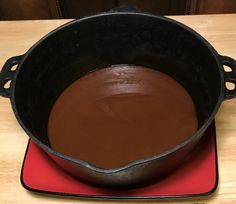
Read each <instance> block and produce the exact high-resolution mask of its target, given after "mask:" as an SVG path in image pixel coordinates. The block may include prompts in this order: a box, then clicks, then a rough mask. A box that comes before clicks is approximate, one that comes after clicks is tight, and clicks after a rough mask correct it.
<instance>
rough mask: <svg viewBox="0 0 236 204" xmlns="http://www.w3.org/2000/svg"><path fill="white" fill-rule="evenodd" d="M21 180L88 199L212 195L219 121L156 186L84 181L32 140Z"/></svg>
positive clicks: (34, 187) (37, 187) (29, 185)
mask: <svg viewBox="0 0 236 204" xmlns="http://www.w3.org/2000/svg"><path fill="white" fill-rule="evenodd" d="M21 183H22V185H23V186H24V187H25V188H26V189H27V190H30V191H36V192H42V193H51V194H59V195H69V196H79V197H87V198H103V199H104V198H112V199H153V198H156V199H157V198H175V197H176V198H177V197H178V198H183V197H194V196H205V195H209V194H211V193H213V192H214V191H215V189H216V187H217V183H218V168H217V151H216V135H215V124H214V123H212V125H211V126H210V127H209V128H208V130H207V131H206V133H205V135H204V137H203V139H202V140H201V142H200V143H199V144H198V146H197V147H196V148H195V150H194V152H193V154H192V156H191V157H190V158H189V159H188V160H187V161H186V162H185V163H184V164H183V165H182V166H180V167H179V168H178V169H177V170H175V171H174V172H173V173H172V174H170V175H169V176H168V177H166V178H164V179H162V180H160V181H158V182H156V183H155V184H153V185H149V186H145V187H141V188H135V189H129V190H127V189H126V190H112V189H103V188H97V187H93V186H90V185H87V184H84V183H82V182H80V181H79V180H76V179H75V178H73V177H71V176H70V175H68V174H67V173H65V172H64V171H63V170H62V169H61V168H60V167H59V166H57V165H56V164H55V163H54V162H53V161H52V160H51V159H50V158H49V157H48V156H47V154H46V153H45V152H43V151H42V150H41V149H40V148H39V147H38V146H37V145H36V144H35V143H34V142H33V141H29V144H28V147H27V150H26V154H25V158H24V163H23V166H22V171H21Z"/></svg>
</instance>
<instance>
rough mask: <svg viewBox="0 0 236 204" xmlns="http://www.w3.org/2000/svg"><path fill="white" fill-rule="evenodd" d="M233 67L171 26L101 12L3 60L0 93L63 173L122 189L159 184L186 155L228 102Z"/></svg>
mask: <svg viewBox="0 0 236 204" xmlns="http://www.w3.org/2000/svg"><path fill="white" fill-rule="evenodd" d="M14 65H17V68H16V69H15V70H13V69H12V67H13V66H14ZM223 65H226V66H228V67H230V68H231V71H230V72H226V71H224V68H223ZM235 68H236V62H235V60H234V59H232V58H230V57H226V56H221V55H219V54H218V53H217V52H216V51H215V50H214V48H213V47H212V46H211V45H210V44H209V43H208V42H207V41H206V40H205V39H203V38H202V37H201V36H200V35H199V34H197V33H196V32H195V31H193V30H192V29H190V28H188V27H187V26H185V25H183V24H181V23H178V22H176V21H174V20H171V19H168V18H165V17H160V16H154V15H149V14H144V13H139V12H110V13H103V14H98V15H94V16H90V17H86V18H82V19H78V20H74V21H72V22H69V23H67V24H65V25H63V26H61V27H59V28H57V29H56V30H54V31H52V32H50V33H49V34H48V35H46V36H45V37H43V38H42V39H41V40H39V41H38V42H37V43H36V44H35V45H33V46H32V47H31V48H30V49H29V50H28V51H27V52H26V53H25V54H24V55H21V56H17V57H12V58H10V59H9V60H7V62H6V63H5V65H4V66H3V69H2V70H1V73H0V94H1V95H2V96H4V97H9V98H10V100H11V104H12V108H13V111H14V113H15V115H16V118H17V120H18V122H19V123H20V125H21V126H22V127H23V129H24V130H25V132H26V133H27V134H28V136H29V137H30V138H31V139H32V140H33V141H34V142H35V143H36V144H37V145H38V146H39V147H41V148H42V149H43V150H44V151H45V152H47V153H48V155H49V156H50V157H51V158H52V159H53V160H54V161H55V162H56V163H57V164H58V165H60V166H61V167H62V168H63V169H65V171H67V172H68V173H70V174H71V175H73V176H74V177H76V178H78V179H80V180H82V181H84V182H88V183H90V184H93V185H99V186H103V187H130V186H134V185H144V184H147V183H149V182H152V181H155V180H156V179H160V178H162V177H163V176H165V175H166V174H168V173H169V172H171V171H172V170H174V169H175V168H177V167H178V166H179V165H180V164H181V163H183V161H184V160H185V159H186V158H187V157H188V156H189V154H191V151H192V149H193V148H194V147H195V146H196V144H197V143H198V141H199V140H200V139H201V137H202V135H203V133H204V131H205V130H206V129H207V127H208V126H209V125H210V123H211V122H212V121H213V119H214V117H215V115H216V113H217V111H218V109H219V106H220V105H221V103H222V102H223V100H225V99H230V98H233V97H235V95H236V91H235V90H228V89H227V88H226V85H225V83H226V82H231V83H234V84H235V78H236V75H235V70H236V69H235ZM9 81H11V84H10V87H8V88H7V87H6V84H7V83H9ZM71 107H73V108H71ZM68 113H70V114H68ZM188 114H189V115H188ZM73 117H74V118H73ZM71 118H73V120H72V119H71ZM188 119H189V120H188ZM71 121H72V122H71ZM73 121H74V122H73ZM164 125H165V126H164ZM73 131H74V132H73ZM76 131H78V132H76ZM72 133H73V134H72ZM180 133H181V134H180ZM182 133H183V134H182ZM184 134H185V135H184ZM58 135H64V138H63V137H61V139H64V140H61V139H58V138H59V136H58ZM177 135H179V136H177ZM57 136H58V138H57ZM180 136H181V137H182V138H180V139H179V140H175V139H176V138H179V137H180ZM65 137H66V138H67V139H66V138H65ZM68 138H74V139H68ZM83 138H85V139H84V141H83ZM152 139H153V140H152ZM62 141H64V142H62ZM71 141H73V142H71ZM150 141H151V142H150ZM163 141H165V142H166V143H168V145H169V146H168V145H166V146H165V145H164V143H163ZM109 142H110V143H112V144H111V145H110V146H109ZM56 143H57V144H56ZM70 145H72V146H71V147H73V148H68V147H70ZM67 146H68V147H67ZM76 146H78V148H76ZM63 148H64V149H63ZM155 148H156V149H155ZM60 150H61V151H60ZM67 150H68V151H67ZM82 150H83V151H82ZM145 151H146V152H145ZM142 152H145V155H143V157H142V155H141V153H142ZM138 153H140V154H138ZM116 154H117V155H118V156H119V157H118V156H116ZM137 154H138V156H137ZM88 155H90V156H88ZM130 155H131V156H130ZM135 155H136V157H135ZM183 165H184V164H183Z"/></svg>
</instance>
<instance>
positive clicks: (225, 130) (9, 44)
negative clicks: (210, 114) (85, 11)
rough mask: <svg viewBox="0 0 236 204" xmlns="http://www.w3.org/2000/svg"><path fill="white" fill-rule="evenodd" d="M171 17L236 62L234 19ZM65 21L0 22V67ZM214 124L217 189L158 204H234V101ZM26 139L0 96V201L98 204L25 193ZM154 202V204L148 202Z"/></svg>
mask: <svg viewBox="0 0 236 204" xmlns="http://www.w3.org/2000/svg"><path fill="white" fill-rule="evenodd" d="M171 18H174V19H176V20H178V21H181V22H183V23H185V24H187V25H189V26H190V27H192V28H193V29H195V30H197V31H198V32H199V33H201V34H202V35H203V36H204V37H205V38H206V39H207V40H208V41H210V42H211V43H212V45H213V46H214V47H215V48H216V49H217V50H218V51H219V53H220V54H223V55H229V56H231V57H234V58H236V24H235V22H236V15H234V14H232V15H205V16H178V17H171ZM67 21H69V20H45V21H42V20H38V21H11V22H7V21H6V22H0V67H2V65H3V63H4V62H5V61H6V60H7V59H8V58H9V57H11V56H15V55H19V54H23V53H25V52H26V50H27V49H29V48H30V46H31V45H32V44H33V43H35V42H36V41H37V40H39V39H40V38H41V37H42V36H43V35H45V34H46V33H48V32H49V31H51V30H52V29H54V28H56V27H58V26H59V25H61V24H64V23H65V22H67ZM216 123H217V140H218V156H219V177H220V181H219V187H218V190H217V191H216V192H215V194H214V195H212V196H211V197H208V198H199V199H196V198H195V199H190V200H162V201H159V202H158V203H195V204H197V203H212V204H213V203H236V100H230V101H225V102H224V103H223V105H222V106H221V108H220V111H219V113H218V114H217V117H216ZM27 140H28V137H27V136H26V134H25V133H24V131H23V130H22V129H21V127H20V126H19V124H18V123H17V121H16V119H15V117H14V114H13V112H12V109H11V106H10V102H9V100H8V99H6V98H2V97H0V183H1V185H0V203H14V204H16V203H31V204H34V203H42V202H43V203H76V202H80V203H96V202H97V203H99V202H101V201H95V200H84V199H78V198H64V197H54V196H45V195H39V194H33V193H29V192H27V191H26V190H25V189H24V188H23V187H22V186H21V184H20V180H19V176H20V169H21V164H22V160H23V156H24V152H25V148H26V144H27ZM110 202H111V201H110ZM145 202H146V203H148V202H147V201H145ZM155 202H157V201H152V203H155ZM112 203H115V201H112ZM126 203H127V202H126ZM129 203H135V202H129Z"/></svg>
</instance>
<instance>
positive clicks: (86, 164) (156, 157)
mask: <svg viewBox="0 0 236 204" xmlns="http://www.w3.org/2000/svg"><path fill="white" fill-rule="evenodd" d="M110 15H132V16H137V15H138V16H144V17H149V18H155V19H159V20H164V21H165V22H167V23H172V24H175V25H177V26H179V27H181V28H182V29H185V30H187V31H188V32H190V33H191V34H193V35H194V36H195V37H196V38H198V40H200V41H202V42H203V43H204V45H205V46H206V47H207V48H208V50H209V52H211V53H212V54H213V56H214V58H215V61H216V63H217V65H218V68H219V74H220V77H221V90H220V94H219V96H218V101H217V103H216V104H215V107H214V109H213V111H212V113H211V114H210V116H209V118H208V119H207V121H206V122H205V123H204V124H203V125H202V126H201V127H200V128H198V130H197V131H196V132H195V133H194V134H193V135H191V136H189V137H188V138H187V139H186V140H185V141H184V142H182V143H180V144H178V145H176V146H175V147H173V148H171V149H168V150H166V151H164V152H162V153H160V154H158V155H154V156H152V157H147V158H144V159H140V160H134V161H132V162H129V163H127V164H125V165H122V166H120V167H116V168H110V169H104V168H99V167H96V166H95V165H93V164H91V163H89V162H86V161H84V160H81V159H76V158H73V157H70V156H67V155H64V154H62V153H60V152H57V151H55V150H53V149H52V148H50V147H49V146H47V145H46V144H44V143H43V142H41V141H40V140H39V139H37V138H36V137H35V136H34V135H33V134H32V133H31V132H30V131H29V130H28V128H27V127H26V126H25V125H24V123H23V121H22V120H21V118H20V116H19V114H18V112H17V108H16V104H15V83H16V81H17V76H18V73H19V71H20V69H21V66H22V65H23V63H24V61H25V60H26V59H27V57H28V56H29V55H30V54H31V52H32V51H33V50H34V49H35V48H36V47H37V46H38V45H39V44H40V43H41V42H43V41H44V40H46V39H47V38H48V37H49V36H51V35H53V34H54V33H56V32H58V31H59V30H61V29H64V28H66V27H68V26H70V25H72V24H74V23H79V22H82V21H86V20H89V19H93V18H99V17H103V16H110ZM223 79H224V72H223V68H222V64H221V61H220V55H219V54H218V53H217V51H216V50H215V49H214V48H213V46H212V45H211V44H210V43H209V42H208V41H207V40H206V39H204V38H203V37H202V36H201V35H200V34H198V33H197V32H196V31H194V30H193V29H192V28H190V27H188V26H186V25H184V24H182V23H180V22H178V21H176V20H173V19H170V18H167V17H163V16H157V15H153V14H147V13H140V12H108V13H101V14H96V15H92V16H88V17H84V18H81V19H75V20H72V21H70V22H67V23H65V24H63V25H61V26H59V27H57V28H56V29H54V30H52V31H51V32H49V33H48V34H46V35H45V36H44V37H42V38H41V39H40V40H39V41H37V42H36V43H35V44H34V45H33V46H32V47H31V48H30V49H29V50H28V51H27V52H26V53H25V54H24V55H23V56H22V59H21V60H20V62H19V65H18V70H17V73H16V76H15V80H14V82H13V87H12V97H10V100H11V105H12V108H13V112H14V114H15V116H16V119H17V120H18V122H19V124H20V125H21V127H22V128H23V129H24V131H25V132H26V133H27V135H28V136H29V137H30V138H32V139H33V141H34V142H35V143H36V144H37V145H38V146H40V147H41V148H42V149H43V150H45V151H46V152H48V153H50V154H52V155H54V156H57V157H59V158H61V159H64V160H67V161H69V162H72V163H74V164H75V165H81V166H83V167H86V168H88V169H90V170H92V171H95V172H98V173H103V174H113V173H117V172H120V171H124V170H127V169H129V168H132V167H134V166H137V165H140V164H144V163H147V162H152V161H154V160H159V159H162V158H164V157H166V156H169V155H171V154H173V153H175V152H176V151H178V150H180V149H181V148H183V147H185V146H186V145H187V144H189V143H191V142H192V141H194V140H195V139H196V138H197V137H198V136H199V135H202V134H203V133H204V131H205V130H206V128H207V127H208V126H209V125H210V123H211V122H212V121H213V119H214V117H215V115H216V113H217V111H218V109H219V107H220V105H221V103H222V102H223V100H224V80H223Z"/></svg>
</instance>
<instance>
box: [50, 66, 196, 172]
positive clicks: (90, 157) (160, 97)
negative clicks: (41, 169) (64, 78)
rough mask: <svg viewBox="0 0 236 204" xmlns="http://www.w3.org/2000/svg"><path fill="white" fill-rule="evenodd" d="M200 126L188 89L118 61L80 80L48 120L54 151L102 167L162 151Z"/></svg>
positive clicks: (71, 86)
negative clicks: (114, 64) (120, 63)
mask: <svg viewBox="0 0 236 204" xmlns="http://www.w3.org/2000/svg"><path fill="white" fill-rule="evenodd" d="M197 127H198V121H197V115H196V110H195V105H194V103H193V101H192V98H191V97H190V95H189V94H188V93H187V91H186V90H185V89H184V88H183V87H182V86H181V85H180V84H179V83H178V82H177V81H175V80H174V79H172V78H171V77H169V76H168V75H166V74H164V73H161V72H159V71H155V70H152V69H149V68H145V67H141V66H133V65H129V66H128V65H116V66H114V67H113V68H104V69H101V70H98V71H95V72H92V73H89V74H87V75H86V76H84V77H82V78H80V79H79V80H77V81H75V82H74V83H73V84H72V85H70V86H69V87H68V88H67V89H66V90H65V91H64V92H63V93H62V94H61V95H60V97H59V98H58V100H57V101H56V103H55V104H54V106H53V109H52V111H51V114H50V118H49V123H48V137H49V141H50V144H51V146H52V148H53V149H55V150H56V151H58V152H61V153H63V154H65V155H69V156H72V157H75V158H79V159H82V160H84V161H86V162H88V163H90V164H93V165H95V166H97V167H100V168H117V167H121V166H123V165H125V164H127V163H129V162H132V161H135V160H139V159H144V158H147V157H151V156H154V155H158V154H159V153H162V152H163V151H166V150H168V149H170V148H172V147H174V146H176V145H177V144H179V143H181V142H183V141H184V140H186V139H187V138H188V137H190V136H191V135H192V134H193V133H194V132H195V131H196V130H197Z"/></svg>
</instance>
